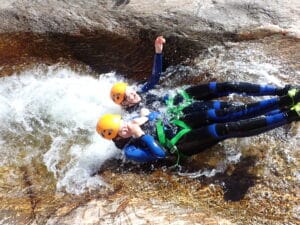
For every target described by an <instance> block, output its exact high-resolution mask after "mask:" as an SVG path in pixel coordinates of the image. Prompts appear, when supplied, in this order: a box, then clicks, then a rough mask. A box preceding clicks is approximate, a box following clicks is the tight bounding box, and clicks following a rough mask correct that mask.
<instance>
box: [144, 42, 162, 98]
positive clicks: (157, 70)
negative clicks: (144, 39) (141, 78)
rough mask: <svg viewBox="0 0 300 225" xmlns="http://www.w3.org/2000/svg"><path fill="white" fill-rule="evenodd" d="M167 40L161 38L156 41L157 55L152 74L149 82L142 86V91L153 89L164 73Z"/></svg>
mask: <svg viewBox="0 0 300 225" xmlns="http://www.w3.org/2000/svg"><path fill="white" fill-rule="evenodd" d="M165 43H166V40H165V39H164V38H163V36H159V37H157V38H156V40H155V55H154V61H153V67H152V74H151V76H150V77H149V79H148V80H147V82H146V83H145V84H144V85H143V86H142V88H141V91H142V92H147V91H149V90H150V89H152V88H153V87H154V86H155V85H156V84H157V83H158V82H159V79H160V76H161V73H162V51H163V45H164V44H165Z"/></svg>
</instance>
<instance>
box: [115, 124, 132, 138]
mask: <svg viewBox="0 0 300 225" xmlns="http://www.w3.org/2000/svg"><path fill="white" fill-rule="evenodd" d="M118 135H119V136H120V137H122V138H129V137H131V136H132V135H133V134H132V131H131V129H129V126H128V123H126V122H125V121H123V120H122V121H121V125H120V128H119V131H118Z"/></svg>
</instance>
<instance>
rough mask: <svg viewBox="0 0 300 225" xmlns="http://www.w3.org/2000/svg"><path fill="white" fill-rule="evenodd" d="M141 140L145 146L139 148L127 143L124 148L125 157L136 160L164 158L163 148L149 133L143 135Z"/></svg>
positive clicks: (145, 160) (144, 160) (146, 160)
mask: <svg viewBox="0 0 300 225" xmlns="http://www.w3.org/2000/svg"><path fill="white" fill-rule="evenodd" d="M141 140H142V141H143V143H144V144H145V145H146V148H140V147H137V146H135V145H128V146H126V147H125V148H124V153H125V156H126V158H127V159H130V160H134V161H137V162H150V161H154V160H157V159H160V158H165V152H164V150H163V149H162V148H161V147H160V146H159V145H158V144H157V143H156V142H155V140H154V138H153V137H152V136H151V135H147V134H146V135H143V136H142V137H141Z"/></svg>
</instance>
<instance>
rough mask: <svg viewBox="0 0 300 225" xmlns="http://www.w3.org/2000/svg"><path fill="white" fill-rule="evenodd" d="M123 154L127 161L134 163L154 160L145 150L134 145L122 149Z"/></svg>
mask: <svg viewBox="0 0 300 225" xmlns="http://www.w3.org/2000/svg"><path fill="white" fill-rule="evenodd" d="M124 153H125V156H126V158H127V159H130V160H133V161H136V162H151V161H154V160H156V158H155V157H154V156H153V155H152V154H151V153H150V152H149V151H147V150H145V149H141V148H138V147H136V146H134V145H128V146H126V147H125V148H124Z"/></svg>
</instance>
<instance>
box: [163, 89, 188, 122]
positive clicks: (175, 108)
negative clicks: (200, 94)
mask: <svg viewBox="0 0 300 225" xmlns="http://www.w3.org/2000/svg"><path fill="white" fill-rule="evenodd" d="M178 94H180V95H181V96H182V97H183V100H184V101H183V102H182V103H180V105H174V98H171V97H170V98H168V99H166V105H167V114H168V116H169V117H170V118H172V119H179V118H180V117H181V116H182V115H183V113H182V110H183V109H184V108H185V107H187V106H189V105H190V104H191V103H192V102H193V99H192V98H191V97H190V96H189V95H188V93H186V92H185V91H184V90H178Z"/></svg>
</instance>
